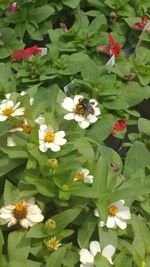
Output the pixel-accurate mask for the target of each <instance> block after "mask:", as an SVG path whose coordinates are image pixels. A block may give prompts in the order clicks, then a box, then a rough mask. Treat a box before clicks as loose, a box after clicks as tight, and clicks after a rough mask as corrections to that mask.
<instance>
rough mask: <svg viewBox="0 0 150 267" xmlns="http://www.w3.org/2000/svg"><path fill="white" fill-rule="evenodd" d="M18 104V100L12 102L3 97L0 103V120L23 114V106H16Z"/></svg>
mask: <svg viewBox="0 0 150 267" xmlns="http://www.w3.org/2000/svg"><path fill="white" fill-rule="evenodd" d="M19 106H20V102H18V103H16V104H14V102H13V101H12V100H9V99H4V100H3V101H2V102H1V104H0V121H5V120H7V119H8V118H10V117H16V116H22V115H24V108H18V107H19Z"/></svg>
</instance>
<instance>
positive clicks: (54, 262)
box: [45, 246, 67, 267]
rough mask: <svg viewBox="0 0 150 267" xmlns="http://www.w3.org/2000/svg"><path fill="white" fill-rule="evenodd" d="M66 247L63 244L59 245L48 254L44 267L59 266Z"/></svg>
mask: <svg viewBox="0 0 150 267" xmlns="http://www.w3.org/2000/svg"><path fill="white" fill-rule="evenodd" d="M66 249H67V248H66V247H65V246H64V247H60V248H59V249H58V250H56V251H55V252H53V253H52V254H51V255H50V256H49V258H48V260H47V263H46V266H45V267H49V266H53V267H61V266H62V262H63V259H64V257H65V253H66Z"/></svg>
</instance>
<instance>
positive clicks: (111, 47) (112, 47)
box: [97, 33, 121, 57]
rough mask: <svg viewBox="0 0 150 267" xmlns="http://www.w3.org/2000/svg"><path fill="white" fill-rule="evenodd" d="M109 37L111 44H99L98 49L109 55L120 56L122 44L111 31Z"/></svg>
mask: <svg viewBox="0 0 150 267" xmlns="http://www.w3.org/2000/svg"><path fill="white" fill-rule="evenodd" d="M108 38H109V44H108V45H105V46H99V47H98V49H97V51H98V52H101V53H104V54H107V55H109V56H112V55H114V56H116V57H118V56H119V55H120V53H121V46H120V44H119V43H118V42H115V40H114V38H113V36H112V35H111V34H110V33H109V34H108Z"/></svg>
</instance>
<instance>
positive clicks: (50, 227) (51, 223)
mask: <svg viewBox="0 0 150 267" xmlns="http://www.w3.org/2000/svg"><path fill="white" fill-rule="evenodd" d="M45 226H46V228H47V229H48V230H53V229H55V228H56V222H55V221H54V220H52V219H48V220H47V221H46V223H45Z"/></svg>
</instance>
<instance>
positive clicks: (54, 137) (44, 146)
mask: <svg viewBox="0 0 150 267" xmlns="http://www.w3.org/2000/svg"><path fill="white" fill-rule="evenodd" d="M64 137H65V132H64V131H59V132H54V129H53V127H52V126H51V125H49V126H47V125H46V124H42V125H40V129H39V149H40V150H41V151H42V152H46V151H47V150H48V149H51V150H52V151H54V152H57V151H59V150H60V146H62V145H65V144H66V142H67V140H66V139H65V138H64Z"/></svg>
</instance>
